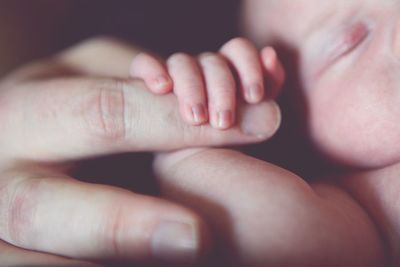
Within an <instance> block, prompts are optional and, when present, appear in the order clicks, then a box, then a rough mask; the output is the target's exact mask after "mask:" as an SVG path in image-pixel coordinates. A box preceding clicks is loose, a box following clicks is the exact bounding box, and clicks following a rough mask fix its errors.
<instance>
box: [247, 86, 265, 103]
mask: <svg viewBox="0 0 400 267" xmlns="http://www.w3.org/2000/svg"><path fill="white" fill-rule="evenodd" d="M262 97H263V88H262V87H261V86H259V85H252V86H249V87H248V88H247V90H246V100H247V101H248V102H249V103H258V102H260V101H261V100H262Z"/></svg>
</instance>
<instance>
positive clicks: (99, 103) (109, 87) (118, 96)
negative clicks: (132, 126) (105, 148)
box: [81, 80, 126, 142]
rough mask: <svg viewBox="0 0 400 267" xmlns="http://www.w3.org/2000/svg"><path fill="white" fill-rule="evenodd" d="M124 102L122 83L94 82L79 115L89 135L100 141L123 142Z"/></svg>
mask: <svg viewBox="0 0 400 267" xmlns="http://www.w3.org/2000/svg"><path fill="white" fill-rule="evenodd" d="M125 101H126V100H125V92H124V82H123V81H119V80H102V81H95V82H94V83H93V84H92V88H91V90H90V92H88V95H87V96H86V99H85V100H84V101H83V103H82V104H81V115H82V117H83V119H84V122H85V126H86V128H87V130H88V132H89V135H90V136H91V137H94V138H98V139H101V140H102V141H110V142H120V141H124V140H125V136H126V121H125V105H126V102H125Z"/></svg>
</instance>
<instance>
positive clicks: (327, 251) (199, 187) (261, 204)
mask: <svg viewBox="0 0 400 267" xmlns="http://www.w3.org/2000/svg"><path fill="white" fill-rule="evenodd" d="M370 2H372V3H373V2H374V1H370ZM392 2H394V1H392ZM248 3H249V7H251V6H252V5H253V7H254V6H255V7H257V8H256V10H258V11H265V12H266V11H267V10H268V9H267V7H276V8H281V9H272V8H271V9H270V10H273V11H274V13H275V14H276V13H277V12H276V11H277V10H280V11H281V10H282V8H284V7H285V8H287V7H288V6H289V7H290V4H289V5H288V6H285V5H284V4H285V1H281V2H276V1H275V2H273V3H274V4H277V3H282V6H279V5H278V6H272V5H270V4H271V3H272V2H271V3H269V1H264V2H263V1H258V4H260V3H261V4H268V6H267V7H265V6H264V9H261V8H259V6H257V5H256V4H257V1H256V0H254V1H250V0H249V1H248ZM307 3H310V5H306V4H307ZM321 3H322V2H321V1H317V0H315V1H311V0H310V1H306V0H304V1H302V2H301V3H300V4H299V5H300V6H302V7H308V8H309V9H306V10H308V11H313V10H315V9H318V10H319V8H320V4H321ZM325 3H326V2H325ZM354 3H356V1H355V2H354ZM360 3H361V1H360ZM363 3H365V2H363ZM379 3H381V2H379ZM286 4H288V3H286ZM376 4H377V3H376ZM358 9H359V7H358ZM284 10H287V9H284ZM288 10H289V11H290V9H288ZM384 10H385V9H384ZM390 10H392V11H393V10H394V9H390ZM296 11H297V13H299V12H298V10H296ZM297 13H293V14H297ZM253 14H255V13H253ZM293 14H292V15H293ZM381 15H382V14H381ZM253 17H254V19H256V20H258V23H254V24H252V25H253V27H252V28H254V29H257V27H256V25H266V24H264V23H261V22H262V18H257V16H253ZM263 17H264V18H265V17H266V16H263ZM295 17H296V16H294V15H293V19H295ZM304 17H307V18H308V17H310V16H302V20H304ZM382 17H385V18H387V17H388V16H382ZM269 18H271V16H269ZM290 18H292V17H290ZM311 18H313V16H311ZM249 23H250V24H251V22H249ZM268 25H278V23H275V24H268ZM279 25H280V26H282V23H279ZM287 25H294V24H291V23H290V22H289V21H288V23H287ZM296 25H299V23H297V24H296ZM276 27H277V29H276V31H278V30H280V29H279V28H278V26H276ZM272 28H273V27H272ZM284 32H285V31H284ZM295 32H296V33H297V32H298V31H295ZM286 33H287V36H285V35H282V36H280V38H282V39H284V40H287V41H288V42H290V43H291V44H295V45H298V47H300V45H299V44H300V40H299V39H300V37H301V34H300V37H298V38H299V39H297V40H293V39H290V38H294V36H295V34H294V32H291V31H289V29H287V31H286ZM252 37H253V39H254V40H256V41H257V43H264V42H266V43H267V42H269V41H273V37H271V36H268V37H265V36H263V32H258V33H257V32H253V34H252ZM289 37H290V38H289ZM115 50H116V49H115V47H113V49H111V50H110V51H115ZM117 50H118V51H119V49H117ZM102 52H103V51H102ZM99 54H102V53H99ZM131 56H133V55H132V54H131ZM95 58H97V57H93V59H95ZM70 63H71V61H70ZM101 65H102V64H100V66H101ZM75 66H76V67H79V69H81V68H82V69H84V70H87V71H88V72H87V73H91V74H97V73H96V72H93V68H92V67H94V66H96V67H97V66H99V64H96V65H93V66H86V65H85V64H76V65H75ZM118 66H121V65H118ZM306 66H307V65H306ZM94 69H96V68H94ZM115 69H118V68H116V67H115V66H114V68H109V69H104V70H103V69H101V70H100V73H101V74H103V75H106V74H107V73H109V72H114V71H115ZM127 69H128V68H127V66H126V68H125V70H127ZM125 70H124V71H123V72H125ZM96 71H98V69H97V70H96ZM342 85H346V84H342ZM267 89H268V88H267ZM163 99H165V98H163ZM150 100H151V101H149V103H157V100H156V98H150ZM171 101H172V100H171ZM318 102H319V101H316V103H318ZM153 105H154V104H153ZM168 105H169V104H168ZM171 106H172V105H171ZM160 107H161V108H160V111H162V112H164V113H169V112H166V110H169V109H164V108H165V106H162V105H161V106H160ZM174 110H175V109H174ZM177 112H178V111H176V113H174V114H177ZM316 114H317V113H316ZM239 123H240V122H239ZM267 124H268V123H267ZM269 124H270V125H273V123H269ZM180 127H182V125H177V128H180ZM202 127H203V126H202ZM180 129H181V128H180ZM314 133H315V134H317V133H318V131H317V130H316V131H314ZM174 134H178V132H172V133H171V136H173V135H174ZM146 135H147V133H145V132H144V133H143V136H146ZM265 136H268V134H265ZM160 138H163V137H162V136H160ZM218 138H221V139H222V138H226V137H225V136H224V137H222V136H221V137H215V139H214V140H218ZM193 139H195V140H197V139H198V136H197V138H196V137H193ZM221 139H220V140H221ZM78 140H79V139H78ZM156 140H157V139H156ZM168 141H169V140H168ZM150 143H152V142H150ZM328 144H329V142H328ZM185 145H187V144H179V143H177V145H176V147H175V148H179V147H183V146H185ZM321 145H322V144H321ZM331 147H334V146H333V145H332V146H331ZM169 148H171V147H169ZM48 149H49V148H46V150H48ZM50 149H51V147H50ZM119 149H120V148H115V150H114V149H110V148H109V147H108V146H107V148H106V151H107V152H110V151H120V150H119ZM149 149H154V147H151V148H149ZM167 149H168V148H167ZM10 151H12V150H10ZM20 151H22V150H21V149H20V150H17V151H16V152H13V153H14V155H18V153H20ZM50 151H51V150H50ZM66 151H68V150H66ZM82 151H85V153H84V155H83V156H87V155H88V154H89V155H91V153H89V152H87V151H90V149H89V148H88V147H84V149H82ZM54 152H56V153H55V154H56V155H57V154H58V155H60V154H61V153H60V152H57V151H53V153H54ZM98 152H99V151H96V152H95V153H98ZM327 152H329V151H327ZM92 153H93V152H92ZM332 154H337V152H336V153H332ZM11 155H12V153H11ZM66 155H68V157H67V159H71V158H74V157H76V156H77V157H80V155H76V154H74V155H72V156H71V155H69V154H68V153H67V154H66ZM9 158H10V159H11V160H8V161H7V162H10V161H11V162H13V157H9ZM28 158H29V157H28ZM339 158H341V157H339ZM354 158H357V157H354ZM62 159H63V158H62V157H60V161H63V160H62ZM374 160H376V159H374ZM381 160H382V161H384V160H383V159H381ZM366 161H368V159H365V160H363V164H366V163H365V162H366ZM374 164H377V163H376V162H374ZM388 164H389V163H388ZM383 165H385V164H383ZM155 166H156V170H157V172H158V174H159V177H160V182H161V184H162V186H163V190H164V193H165V194H166V195H167V196H169V197H170V198H171V199H175V201H177V202H182V203H185V205H187V204H188V203H189V206H190V207H192V208H193V209H194V210H197V211H199V213H200V214H201V215H203V217H204V218H206V219H207V220H208V221H210V222H211V227H212V228H214V229H216V230H220V231H219V232H220V233H221V234H220V235H221V236H222V239H221V240H222V243H224V244H225V246H226V247H227V249H228V251H229V252H230V253H231V255H235V257H236V259H237V261H235V262H236V263H243V265H244V266H251V265H253V266H259V265H261V266H264V265H267V266H269V265H271V266H274V265H275V266H302V265H303V266H329V265H328V264H331V266H384V264H385V259H384V247H383V244H382V243H383V241H382V239H381V237H380V235H379V234H378V230H377V228H375V225H374V223H373V222H372V220H371V219H370V218H369V217H368V215H367V214H366V212H365V211H364V210H363V208H362V207H361V206H360V205H358V204H357V203H356V202H355V201H354V200H353V199H352V198H351V197H350V196H349V195H347V194H346V193H344V192H343V191H342V190H340V189H338V188H337V187H334V186H331V185H329V184H314V185H311V186H310V185H307V184H306V183H305V182H304V181H303V180H302V179H300V178H299V177H297V176H296V175H294V174H291V173H289V172H287V171H285V170H282V169H279V168H277V167H275V166H272V165H270V164H268V163H265V162H260V161H258V160H256V159H253V158H249V157H247V156H244V155H242V154H240V153H237V152H233V151H228V150H192V151H181V152H179V153H175V154H168V155H163V156H160V157H159V158H158V160H157V161H156V165H155ZM199 166H203V168H199ZM20 168H21V167H20ZM202 169H203V170H204V171H201V170H202ZM28 173H31V172H28ZM59 173H61V171H59ZM44 176H46V175H44ZM363 176H364V177H363ZM382 177H384V178H385V179H387V180H392V181H393V183H395V181H396V167H395V166H394V167H391V168H386V169H381V170H377V171H373V172H366V173H362V174H359V175H355V176H354V177H353V178H350V179H348V180H347V181H350V182H349V184H351V185H354V186H353V187H352V188H353V189H354V192H355V193H354V195H355V196H359V199H360V200H363V201H362V203H363V204H365V205H364V207H367V208H368V209H369V213H370V214H373V215H374V218H375V219H377V220H374V221H375V222H376V221H378V227H379V228H380V229H385V231H387V232H390V233H392V232H394V233H395V232H396V225H397V224H396V221H398V220H396V219H397V217H398V216H396V205H392V204H390V203H395V201H393V200H395V199H396V187H395V186H394V185H395V184H391V186H388V185H386V183H384V182H382ZM5 181H7V180H5ZM65 181H67V180H65ZM67 182H68V184H69V185H72V184H70V182H69V180H68V181H67ZM216 183H217V184H216ZM81 186H83V185H82V184H80V185H79V187H71V188H73V190H72V191H71V192H79V191H80V187H81ZM9 188H10V187H9ZM52 189H53V188H52ZM92 189H94V188H92ZM228 189H229V190H228ZM51 191H52V190H49V192H51ZM95 191H98V192H101V193H102V194H104V193H105V192H103V191H102V188H97V187H96V189H95ZM112 191H113V190H112ZM389 191H390V194H389ZM177 192H179V193H180V194H177ZM371 192H375V194H371ZM268 193H269V194H268ZM105 195H106V196H108V194H105ZM118 195H119V194H118ZM67 196H68V197H67ZM70 196H71V194H69V195H68V194H66V195H65V199H64V200H63V201H64V202H65V203H68V202H69V201H70V200H69V197H70ZM54 197H55V199H56V197H58V198H60V197H59V196H58V195H57V196H54ZM131 197H132V195H130V196H129V199H130V200H131V201H132V200H133V199H132V198H131ZM78 199H82V196H80V197H78ZM243 200H246V201H243ZM127 203H129V204H132V202H130V201H128V202H127ZM268 203H273V204H274V205H267V204H268ZM381 204H384V205H381ZM5 206H7V204H6V205H5ZM128 206H129V205H128ZM382 206H383V207H384V208H383V209H382ZM377 207H379V208H377ZM52 210H57V205H55V207H53V208H52V207H50V208H49V207H48V208H47V212H48V211H52ZM156 211H159V210H156ZM87 212H88V210H85V211H84V214H85V215H87ZM168 212H171V210H170V209H169V210H168ZM89 214H90V213H89ZM173 214H174V215H176V214H175V213H173ZM185 214H188V213H185ZM185 216H186V215H185ZM190 218H195V216H194V217H190ZM195 220H196V222H197V219H195ZM382 222H383V223H382ZM44 225H46V224H44ZM227 225H230V226H232V227H227ZM383 225H385V226H388V227H382V226H383ZM270 229H272V230H270ZM385 231H384V233H386V232H385ZM58 234H59V233H58ZM58 234H55V233H53V235H52V236H50V237H49V236H44V237H42V238H43V240H45V239H48V238H50V239H51V240H53V239H55V238H58ZM67 235H68V231H67V233H66V236H67ZM388 236H389V235H387V234H386V235H385V237H388ZM390 236H391V237H392V240H391V241H392V242H391V244H393V245H395V244H396V242H397V241H396V240H397V239H396V235H394V234H392V235H390ZM3 238H4V237H3ZM83 239H84V238H83ZM83 239H77V240H75V241H76V243H74V244H75V245H77V244H80V245H79V246H78V247H79V248H82V247H80V246H82V244H81V243H82V240H83ZM87 241H89V242H90V239H88V240H86V241H85V242H87ZM285 241H286V242H285ZM85 242H83V243H84V244H83V248H85V246H84V245H85ZM36 244H37V243H36ZM91 244H92V243H91ZM16 245H20V246H21V247H25V248H32V245H30V244H29V242H28V243H25V244H16ZM121 245H122V246H123V244H121ZM4 246H6V247H9V245H8V244H4ZM12 249H15V248H14V247H12ZM34 249H39V250H43V251H47V252H53V253H57V254H61V255H69V256H75V257H77V258H79V257H82V255H70V254H69V253H70V252H68V248H64V249H67V250H61V251H59V252H54V251H51V250H46V248H43V247H34ZM69 249H71V248H69ZM10 250H11V248H10ZM392 251H393V252H394V253H393V254H394V256H396V254H395V252H396V251H397V250H396V246H392ZM89 252H90V251H89ZM102 252H103V251H101V249H99V250H98V251H97V253H98V255H101V253H102ZM18 253H19V255H21V253H28V252H26V251H18V252H16V254H18ZM90 253H93V252H90ZM32 254H33V255H32ZM32 254H31V256H32V258H31V259H33V258H35V259H36V260H38V259H40V258H41V257H42V258H41V259H42V260H43V259H46V258H47V259H50V258H51V259H52V260H53V261H56V260H58V261H59V262H60V264H62V263H61V261H62V260H63V259H55V258H52V256H48V255H44V254H40V255H38V254H36V253H34V252H32ZM88 255H89V256H88ZM119 256H120V255H119ZM85 257H86V258H88V257H93V255H92V254H86V256H83V258H85ZM16 258H17V257H16ZM392 258H394V257H392ZM234 259H235V258H234ZM16 260H17V261H18V260H21V259H20V258H17V259H16ZM32 261H33V260H32ZM43 261H45V260H43ZM73 266H75V265H73Z"/></svg>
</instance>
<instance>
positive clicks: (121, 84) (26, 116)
mask: <svg viewBox="0 0 400 267" xmlns="http://www.w3.org/2000/svg"><path fill="white" fill-rule="evenodd" d="M0 102H1V105H0V109H1V110H0V121H1V126H0V127H1V131H0V136H1V138H0V144H1V147H2V151H1V154H2V155H5V156H7V157H8V158H12V159H34V160H37V161H63V160H69V159H78V158H81V157H88V156H97V155H101V154H109V153H118V152H131V151H162V150H173V149H179V148H183V147H188V146H205V145H216V146H219V145H226V144H242V143H253V142H259V141H263V140H265V139H267V138H269V137H270V136H272V135H273V134H274V132H275V131H276V129H277V128H278V126H279V124H280V112H279V108H278V106H277V105H276V104H275V103H274V102H263V103H261V104H258V105H252V106H249V105H243V106H242V107H241V108H239V112H238V122H239V123H238V124H237V125H236V126H235V127H234V128H232V129H229V130H227V131H218V130H215V129H213V128H212V127H211V126H209V125H203V126H200V127H198V126H197V127H196V126H190V125H187V124H186V123H185V122H184V121H183V120H182V118H181V117H180V114H179V108H178V105H177V99H176V97H175V96H173V95H166V96H155V95H154V94H152V93H151V92H149V91H148V90H146V89H145V88H144V84H143V83H142V82H138V81H133V82H132V81H125V80H117V79H103V78H100V79H99V78H93V79H91V78H63V79H52V80H45V81H34V82H29V83H24V84H20V85H16V86H14V87H9V88H4V89H3V90H0ZM4 140H7V142H5V141H4Z"/></svg>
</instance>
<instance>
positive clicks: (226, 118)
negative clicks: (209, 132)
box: [217, 110, 233, 129]
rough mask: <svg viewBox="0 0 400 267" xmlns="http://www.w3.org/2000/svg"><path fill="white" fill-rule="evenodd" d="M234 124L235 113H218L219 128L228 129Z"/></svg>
mask: <svg viewBox="0 0 400 267" xmlns="http://www.w3.org/2000/svg"><path fill="white" fill-rule="evenodd" d="M232 124H233V113H232V111H230V110H225V111H219V112H218V113H217V127H218V128H219V129H227V128H229V127H231V126H232Z"/></svg>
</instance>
